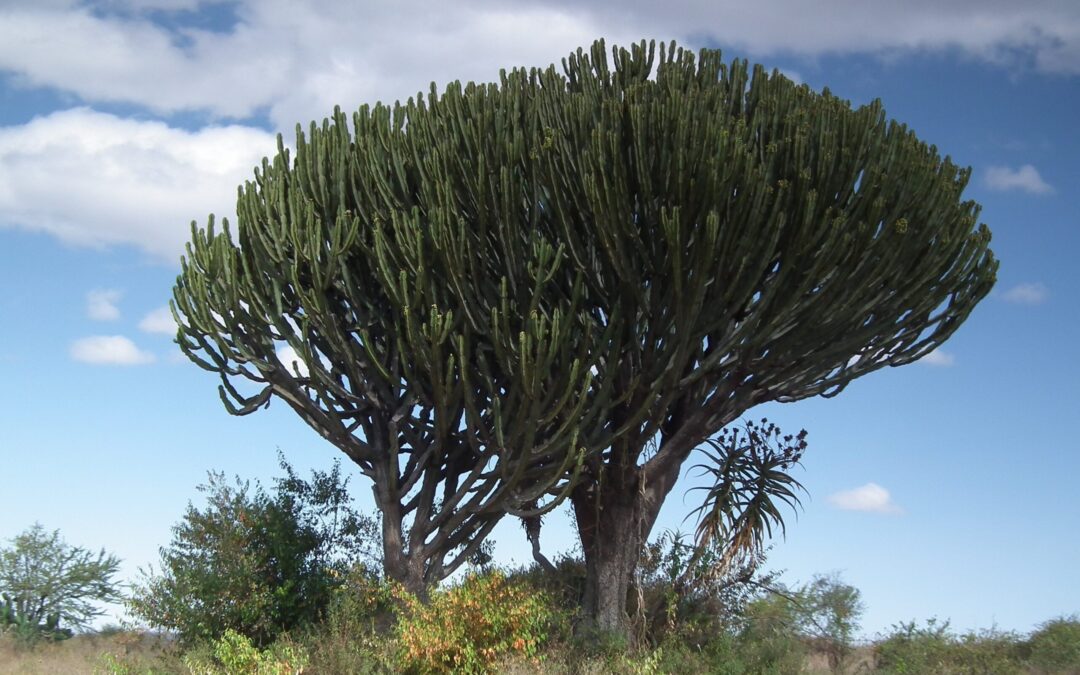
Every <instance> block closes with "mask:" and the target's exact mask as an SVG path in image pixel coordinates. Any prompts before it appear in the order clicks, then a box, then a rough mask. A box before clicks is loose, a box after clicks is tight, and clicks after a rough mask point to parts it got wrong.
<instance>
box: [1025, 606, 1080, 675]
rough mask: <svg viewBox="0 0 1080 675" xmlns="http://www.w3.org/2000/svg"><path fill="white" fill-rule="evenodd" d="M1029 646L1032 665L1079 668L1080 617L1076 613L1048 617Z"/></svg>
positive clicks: (1075, 670) (1053, 670) (1067, 669)
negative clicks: (1052, 617) (1068, 615)
mask: <svg viewBox="0 0 1080 675" xmlns="http://www.w3.org/2000/svg"><path fill="white" fill-rule="evenodd" d="M1027 647H1028V649H1029V650H1030V656H1029V662H1030V663H1031V665H1033V666H1035V667H1036V668H1039V669H1040V670H1042V671H1044V672H1047V673H1078V672H1080V619H1078V618H1077V617H1076V616H1075V615H1074V616H1070V617H1064V616H1063V617H1059V618H1056V619H1052V620H1050V621H1047V622H1046V623H1044V624H1042V625H1041V626H1039V628H1038V630H1036V631H1035V632H1034V633H1032V635H1031V638H1030V639H1029V640H1028V643H1027Z"/></svg>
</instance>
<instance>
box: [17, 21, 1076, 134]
mask: <svg viewBox="0 0 1080 675" xmlns="http://www.w3.org/2000/svg"><path fill="white" fill-rule="evenodd" d="M6 4H7V9H6V10H4V11H3V13H2V14H0V16H2V18H3V21H0V70H7V71H9V72H11V73H14V74H15V75H17V77H18V78H19V80H20V81H21V82H23V83H24V84H27V85H31V86H47V87H55V88H57V89H60V90H63V91H66V92H71V93H74V94H76V95H77V96H80V97H82V98H83V99H84V100H86V101H111V102H126V103H134V104H136V105H140V106H145V107H147V108H149V109H151V110H155V111H158V112H176V111H183V110H202V111H209V112H210V113H212V114H214V115H220V116H227V117H239V118H243V117H247V116H250V115H252V114H254V113H256V112H259V111H262V110H268V111H269V113H270V117H271V119H273V120H274V123H275V125H276V126H277V127H278V128H279V129H283V130H286V131H288V130H291V128H292V125H293V124H294V123H295V122H297V121H305V120H309V119H312V118H316V119H319V118H321V117H322V116H324V115H325V114H327V113H328V112H329V111H330V110H331V107H332V105H333V104H335V103H340V104H341V105H343V106H345V107H347V108H351V107H355V106H357V105H359V104H360V103H362V102H365V101H372V100H374V99H383V100H391V101H392V100H395V99H397V98H402V97H407V96H410V95H413V94H414V93H415V92H417V91H418V90H425V91H426V90H427V87H428V83H429V82H430V81H431V80H435V81H437V82H440V83H442V82H445V81H446V80H452V79H459V78H460V79H463V80H464V79H478V80H484V81H490V80H492V79H494V78H496V77H497V76H498V68H500V67H504V66H516V65H530V66H531V65H538V66H543V65H546V64H548V63H551V62H553V61H554V62H557V61H558V59H560V58H562V57H563V56H565V54H566V53H567V52H568V51H569V50H571V49H573V48H576V47H579V46H587V45H588V44H589V43H590V42H591V41H592V39H593V38H595V37H597V36H604V37H607V38H609V39H610V40H612V41H616V42H620V43H623V44H625V43H628V42H630V41H633V40H637V39H640V38H642V37H661V38H677V39H680V40H682V41H684V42H685V43H686V44H687V46H691V47H697V46H704V45H705V44H717V43H719V44H724V45H729V46H731V47H733V48H735V49H736V50H737V51H739V52H740V54H748V55H751V56H755V57H758V56H766V55H776V54H795V55H806V56H816V55H820V54H826V53H877V54H883V53H895V52H897V51H905V50H906V51H914V50H941V49H958V50H961V51H963V52H965V53H967V54H969V55H971V56H974V57H975V58H980V59H984V60H988V61H993V62H1009V63H1014V62H1016V61H1017V60H1019V61H1021V62H1022V63H1024V64H1025V65H1028V64H1030V65H1031V66H1033V67H1035V68H1039V69H1042V70H1045V71H1050V72H1061V73H1067V74H1076V73H1080V5H1078V4H1077V3H1075V2H1064V1H1061V0H1029V1H1028V2H1024V3H1014V2H1005V1H1003V0H994V1H990V2H987V1H985V0H954V1H952V2H948V3H942V2H940V1H939V0H911V1H910V2H904V3H880V2H859V1H857V0H822V1H820V2H814V3H808V2H802V1H800V0H762V1H761V2H755V3H735V2H730V1H721V2H717V1H716V0H681V1H680V0H676V1H675V2H673V3H655V2H646V1H645V0H619V1H618V2H616V1H615V0H598V1H597V2H590V3H581V2H578V1H577V0H573V1H571V0H546V1H542V2H534V1H530V2H525V1H524V0H511V1H509V2H495V1H494V0H463V1H462V2H454V3H445V2H434V1H433V0H402V1H401V2H396V3H364V4H363V5H358V4H357V3H354V2H348V1H347V0H318V1H316V0H288V1H286V0H240V2H238V3H237V5H236V12H235V14H236V18H237V20H236V22H235V24H234V25H232V26H225V27H222V28H224V32H214V31H209V30H205V29H201V28H193V27H190V26H187V27H178V26H176V25H174V26H172V27H171V28H170V27H169V24H168V22H167V21H161V20H160V19H161V14H162V11H164V12H165V14H166V15H168V13H169V11H175V10H184V9H186V10H190V9H191V8H192V7H193V6H195V5H197V4H199V3H198V2H197V0H99V1H98V2H97V3H94V2H89V3H71V2H54V3H44V4H43V3H40V2H39V1H38V0H21V1H20V0H14V1H13V2H8V3H6ZM202 4H207V3H202ZM94 5H97V7H95V6H94ZM102 7H105V8H106V9H114V10H115V9H120V10H122V11H119V12H116V11H113V12H108V11H100V10H101V8H102ZM152 9H156V10H158V11H157V12H156V13H152V12H149V11H148V10H152ZM96 10H97V11H96Z"/></svg>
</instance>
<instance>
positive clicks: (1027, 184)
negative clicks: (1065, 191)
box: [985, 164, 1054, 195]
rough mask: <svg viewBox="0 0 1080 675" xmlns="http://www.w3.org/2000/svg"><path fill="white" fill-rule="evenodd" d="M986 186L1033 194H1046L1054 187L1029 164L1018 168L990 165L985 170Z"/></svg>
mask: <svg viewBox="0 0 1080 675" xmlns="http://www.w3.org/2000/svg"><path fill="white" fill-rule="evenodd" d="M985 182H986V186H987V187H988V188H990V189H991V190H999V191H1002V192H1006V191H1008V190H1020V191H1022V192H1027V193H1028V194H1033V195H1048V194H1051V193H1053V191H1054V188H1053V186H1051V185H1050V184H1049V183H1047V182H1046V181H1045V180H1043V177H1042V176H1040V175H1039V170H1038V169H1036V168H1035V167H1033V166H1032V165H1030V164H1025V165H1023V166H1022V167H1020V168H1019V169H1015V170H1014V169H1010V168H1008V167H1006V166H992V167H990V168H988V169H987V170H986V178H985Z"/></svg>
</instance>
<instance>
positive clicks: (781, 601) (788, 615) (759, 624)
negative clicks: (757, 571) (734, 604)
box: [735, 593, 808, 674]
mask: <svg viewBox="0 0 1080 675" xmlns="http://www.w3.org/2000/svg"><path fill="white" fill-rule="evenodd" d="M797 625H798V619H797V616H796V607H795V604H794V603H792V602H791V600H789V599H788V598H786V597H784V596H782V595H779V594H775V593H770V594H769V595H766V596H765V597H762V598H758V599H757V600H754V601H753V602H751V603H750V604H749V605H748V606H747V608H746V618H745V624H744V627H743V629H742V631H740V633H739V634H738V637H737V639H736V642H735V651H736V652H737V653H738V654H739V655H740V657H741V660H742V662H743V665H744V667H745V669H746V672H752V673H762V674H766V673H777V674H781V673H784V674H786V673H797V672H799V671H800V670H801V669H802V666H803V662H804V661H805V660H806V656H807V654H808V650H807V648H806V646H805V644H804V643H803V641H802V640H801V639H800V637H799V634H798V631H797Z"/></svg>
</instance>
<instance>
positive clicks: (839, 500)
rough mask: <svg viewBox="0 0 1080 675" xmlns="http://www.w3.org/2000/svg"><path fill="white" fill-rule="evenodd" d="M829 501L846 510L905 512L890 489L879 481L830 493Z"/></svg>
mask: <svg viewBox="0 0 1080 675" xmlns="http://www.w3.org/2000/svg"><path fill="white" fill-rule="evenodd" d="M828 501H829V503H830V504H832V505H833V506H835V507H836V508H838V509H842V510H844V511H867V512H870V513H903V509H901V508H900V507H899V506H897V505H896V504H895V503H894V502H893V500H892V495H890V494H889V491H888V490H886V489H885V488H883V487H881V486H880V485H878V484H877V483H867V484H866V485H863V486H861V487H857V488H853V489H851V490H842V491H840V492H837V493H834V494H831V495H829V497H828Z"/></svg>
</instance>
